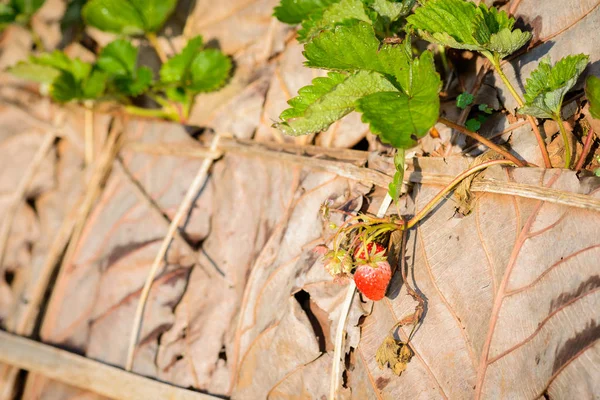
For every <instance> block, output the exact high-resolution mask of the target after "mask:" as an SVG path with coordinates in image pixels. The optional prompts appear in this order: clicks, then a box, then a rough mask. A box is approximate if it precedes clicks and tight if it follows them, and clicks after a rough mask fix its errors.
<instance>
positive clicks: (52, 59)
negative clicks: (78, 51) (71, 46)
mask: <svg viewBox="0 0 600 400" xmlns="http://www.w3.org/2000/svg"><path fill="white" fill-rule="evenodd" d="M30 60H31V62H32V63H35V64H39V65H45V66H48V67H52V68H54V69H57V70H59V71H66V72H71V64H72V60H71V59H70V58H69V57H67V55H66V54H65V53H63V52H62V51H59V50H54V51H53V52H52V53H42V54H40V55H39V56H32V57H30Z"/></svg>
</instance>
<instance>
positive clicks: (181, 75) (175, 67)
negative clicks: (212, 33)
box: [160, 36, 203, 83]
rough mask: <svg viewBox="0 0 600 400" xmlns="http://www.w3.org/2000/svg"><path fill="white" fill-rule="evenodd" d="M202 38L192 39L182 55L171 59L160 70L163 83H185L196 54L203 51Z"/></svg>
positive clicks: (182, 51)
mask: <svg viewBox="0 0 600 400" xmlns="http://www.w3.org/2000/svg"><path fill="white" fill-rule="evenodd" d="M202 46H203V39H202V36H196V37H194V38H192V39H190V40H189V41H188V42H187V44H186V45H185V47H184V48H183V50H181V53H179V54H177V55H175V56H173V57H171V58H170V59H169V60H168V61H167V62H166V63H164V64H163V65H162V66H161V68H160V80H161V82H162V83H178V82H183V81H184V80H185V79H186V77H187V76H188V72H189V69H190V65H191V64H192V61H194V58H195V57H196V54H198V53H199V52H200V51H201V50H202Z"/></svg>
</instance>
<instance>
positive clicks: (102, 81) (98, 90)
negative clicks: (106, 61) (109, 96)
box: [81, 69, 108, 100]
mask: <svg viewBox="0 0 600 400" xmlns="http://www.w3.org/2000/svg"><path fill="white" fill-rule="evenodd" d="M107 79H108V76H107V75H106V73H104V72H103V71H100V70H99V69H94V70H93V71H92V72H91V73H90V75H89V76H88V77H87V79H86V80H85V81H84V82H82V83H81V87H82V90H81V93H82V95H81V99H82V100H85V99H92V100H93V99H97V98H99V97H101V96H102V94H103V93H104V90H105V89H106V81H107Z"/></svg>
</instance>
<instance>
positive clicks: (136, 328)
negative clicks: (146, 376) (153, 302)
mask: <svg viewBox="0 0 600 400" xmlns="http://www.w3.org/2000/svg"><path fill="white" fill-rule="evenodd" d="M219 140H220V135H219V134H218V133H217V134H216V135H215V137H214V138H213V140H212V143H211V145H210V151H211V152H215V151H216V150H217V146H218V145H219ZM213 161H214V160H213V159H212V158H207V159H205V160H204V162H203V163H202V165H201V166H200V169H199V170H198V173H197V174H196V177H195V178H194V181H193V182H192V184H191V185H190V187H189V189H188V191H187V193H186V195H185V197H184V199H183V201H182V202H181V204H180V205H179V208H178V209H177V213H176V214H175V217H173V220H172V221H171V225H169V230H168V231H167V235H166V236H165V238H164V239H163V242H162V244H161V246H160V249H159V251H158V254H157V255H156V257H155V258H154V263H153V264H152V267H150V271H149V272H148V276H147V277H146V282H145V283H144V287H143V289H142V293H141V294H140V300H139V302H138V306H137V309H136V311H135V316H134V318H133V325H132V329H131V335H130V337H129V346H128V348H127V362H126V364H125V369H126V370H127V371H131V369H132V367H133V359H134V356H135V348H136V345H137V341H138V337H139V334H140V330H141V327H142V319H143V315H144V309H145V307H146V302H147V301H148V296H149V295H150V289H151V288H152V283H153V282H154V279H155V278H156V275H157V273H158V269H159V267H160V266H161V265H162V263H163V259H164V257H165V254H166V253H167V250H168V248H169V245H170V244H171V241H172V240H173V237H174V236H175V232H176V231H177V229H178V228H179V224H180V223H181V220H182V219H183V218H184V217H185V215H186V214H187V213H188V212H189V210H190V207H191V206H192V204H193V202H194V199H195V198H196V195H197V193H198V191H199V190H200V188H201V187H202V186H203V185H204V182H205V181H206V178H207V175H208V170H209V169H210V167H211V166H212V164H213Z"/></svg>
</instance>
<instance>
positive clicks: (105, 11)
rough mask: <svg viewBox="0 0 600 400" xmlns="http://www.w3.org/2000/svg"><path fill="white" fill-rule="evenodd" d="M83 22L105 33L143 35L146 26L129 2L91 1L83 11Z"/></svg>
mask: <svg viewBox="0 0 600 400" xmlns="http://www.w3.org/2000/svg"><path fill="white" fill-rule="evenodd" d="M82 16H83V20H84V21H85V22H86V24H88V25H91V26H93V27H96V28H98V29H100V30H101V31H105V32H113V33H119V34H123V35H141V34H143V33H144V32H145V25H144V20H143V19H142V16H141V15H140V13H139V12H138V10H137V9H136V8H135V7H134V6H133V4H131V3H130V2H129V1H127V0H90V1H89V2H88V3H87V4H86V5H85V6H84V7H83V11H82Z"/></svg>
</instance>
